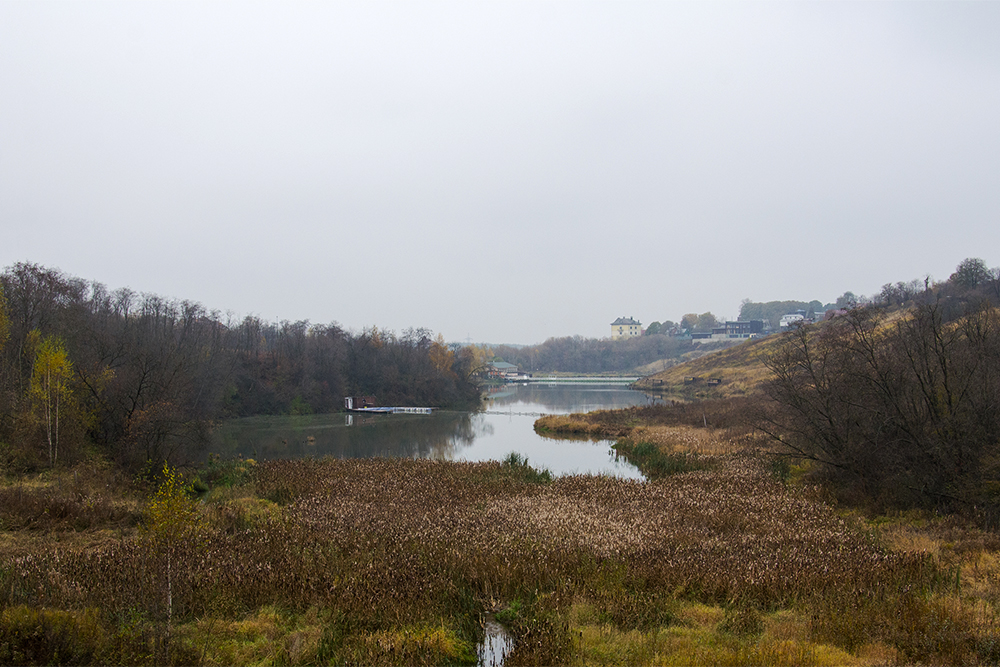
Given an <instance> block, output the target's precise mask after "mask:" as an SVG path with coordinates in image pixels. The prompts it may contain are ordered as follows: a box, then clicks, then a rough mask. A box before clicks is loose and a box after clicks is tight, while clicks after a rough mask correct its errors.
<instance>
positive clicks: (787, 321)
mask: <svg viewBox="0 0 1000 667" xmlns="http://www.w3.org/2000/svg"><path fill="white" fill-rule="evenodd" d="M806 323H807V321H806V311H804V310H796V311H795V312H794V313H788V314H787V315H782V316H781V321H780V322H779V323H778V328H779V329H781V330H782V331H788V330H789V329H794V328H795V327H798V326H801V325H803V324H806Z"/></svg>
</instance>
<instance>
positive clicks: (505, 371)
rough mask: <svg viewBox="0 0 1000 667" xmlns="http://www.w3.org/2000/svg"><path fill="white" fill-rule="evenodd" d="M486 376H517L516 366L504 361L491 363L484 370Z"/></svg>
mask: <svg viewBox="0 0 1000 667" xmlns="http://www.w3.org/2000/svg"><path fill="white" fill-rule="evenodd" d="M486 374H487V375H488V376H489V377H491V378H503V377H507V376H509V375H516V374H517V366H515V365H514V364H508V363H507V362H506V361H493V362H490V365H489V366H488V367H487V368H486Z"/></svg>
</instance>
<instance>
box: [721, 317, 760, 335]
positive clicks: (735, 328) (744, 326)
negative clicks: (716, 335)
mask: <svg viewBox="0 0 1000 667" xmlns="http://www.w3.org/2000/svg"><path fill="white" fill-rule="evenodd" d="M764 332H765V325H764V320H749V321H743V320H737V321H736V322H726V338H754V337H756V336H762V335H764Z"/></svg>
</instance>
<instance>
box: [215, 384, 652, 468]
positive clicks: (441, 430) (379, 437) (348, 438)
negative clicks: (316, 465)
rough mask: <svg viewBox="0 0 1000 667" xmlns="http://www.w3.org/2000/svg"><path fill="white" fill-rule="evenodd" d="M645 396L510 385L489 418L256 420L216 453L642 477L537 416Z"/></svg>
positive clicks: (221, 432) (237, 428)
mask: <svg viewBox="0 0 1000 667" xmlns="http://www.w3.org/2000/svg"><path fill="white" fill-rule="evenodd" d="M649 400H650V399H648V398H647V397H646V396H645V395H644V394H642V393H640V392H635V391H631V390H628V389H626V388H624V387H623V386H620V385H619V386H614V385H610V386H609V385H600V386H595V385H541V384H537V385H536V384H531V385H526V386H508V387H505V388H503V391H502V392H497V393H496V394H494V395H493V396H492V397H491V398H490V399H489V400H488V401H486V402H485V405H486V410H485V411H484V412H475V413H469V412H449V411H436V412H435V413H434V414H433V415H404V414H399V415H361V414H332V415H305V416H295V417H251V418H247V419H237V420H233V421H229V422H226V423H224V424H222V425H221V426H220V427H219V428H217V429H216V430H215V432H214V433H213V444H212V448H211V452H213V453H216V454H219V455H221V456H223V457H226V458H230V457H236V456H243V457H244V458H257V459H273V458H303V457H323V456H331V457H336V458H371V457H397V458H398V457H405V458H430V459H439V460H450V461H459V460H465V461H489V460H500V459H502V458H504V457H505V456H506V455H507V454H509V453H510V452H517V453H519V454H520V455H521V456H524V457H526V458H527V459H528V461H529V463H530V464H531V465H533V466H536V467H546V468H548V469H549V470H551V471H552V472H553V473H555V474H557V475H563V474H572V473H590V474H607V475H615V476H620V477H630V478H639V477H641V474H640V473H639V472H638V470H636V469H635V467H634V466H632V465H631V464H629V463H627V462H625V461H624V460H619V459H617V457H616V456H615V455H614V452H613V451H612V450H610V443H609V442H591V441H575V440H555V439H550V438H543V437H541V436H539V435H538V434H536V433H535V432H534V429H533V426H534V421H535V418H536V417H535V415H537V414H543V413H545V414H549V413H569V412H586V411H590V410H598V409H608V408H619V407H627V406H629V405H640V404H645V403H646V402H648V401H649Z"/></svg>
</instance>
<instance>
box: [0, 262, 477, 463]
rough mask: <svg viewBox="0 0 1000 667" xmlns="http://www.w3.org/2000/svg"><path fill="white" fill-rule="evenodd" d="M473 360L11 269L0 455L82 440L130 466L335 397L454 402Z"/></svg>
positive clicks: (466, 388) (59, 456) (4, 286)
mask: <svg viewBox="0 0 1000 667" xmlns="http://www.w3.org/2000/svg"><path fill="white" fill-rule="evenodd" d="M474 363H475V359H474V355H472V354H471V353H470V352H468V351H466V350H464V349H458V350H451V349H448V348H447V347H446V346H445V345H444V344H443V341H442V340H441V339H440V337H439V338H438V339H437V340H434V339H432V338H431V334H430V332H428V331H426V330H423V329H414V330H407V331H405V332H403V333H402V334H396V333H394V332H388V331H380V330H378V329H376V328H371V329H367V330H365V331H363V332H362V333H360V334H351V333H349V332H346V331H344V330H343V329H341V328H340V327H338V326H337V325H336V324H329V325H313V324H310V323H309V322H307V321H299V322H280V323H269V322H264V321H262V320H260V319H259V318H256V317H252V316H250V317H246V318H244V319H243V320H242V321H239V322H230V321H226V320H223V318H222V317H220V315H219V313H217V312H210V311H207V310H206V309H205V308H204V307H203V306H202V305H200V304H197V303H193V302H190V301H176V300H170V299H164V298H163V297H160V296H157V295H154V294H138V293H135V292H133V291H131V290H129V289H119V290H115V291H109V290H108V289H107V288H106V287H105V286H103V285H101V284H99V283H94V282H88V281H85V280H82V279H80V278H76V277H71V276H67V275H64V274H63V273H61V272H60V271H57V270H53V269H49V268H45V267H41V266H38V265H35V264H29V263H19V264H16V265H14V266H12V267H9V268H7V269H6V270H5V271H4V272H3V273H2V274H0V449H2V451H0V455H2V456H4V457H6V458H7V459H8V461H11V460H17V461H19V462H20V464H21V465H25V466H33V465H40V464H42V463H47V464H49V465H54V464H57V463H58V462H59V461H61V460H64V459H65V458H73V457H75V456H78V455H80V454H81V453H82V452H84V451H86V450H87V448H91V447H96V448H99V449H100V450H102V451H104V452H105V453H106V454H107V455H109V456H110V457H112V458H113V459H114V460H116V461H117V462H119V463H121V464H123V465H126V466H130V467H137V466H141V465H143V464H144V463H145V462H147V461H156V460H161V459H163V458H172V459H177V458H182V457H185V456H189V455H191V454H192V452H193V451H194V448H197V447H198V446H200V445H201V444H202V443H204V442H205V438H206V434H207V429H208V427H209V426H210V424H211V423H212V422H213V421H214V420H219V419H224V418H229V417H241V416H249V415H257V414H295V413H306V412H330V411H335V410H338V409H340V408H341V407H342V405H343V396H345V395H359V394H364V395H374V396H376V397H377V399H378V400H379V401H380V402H381V403H382V404H400V405H430V406H439V407H443V406H458V405H467V404H470V403H472V402H474V401H476V399H477V398H478V390H477V388H476V387H475V385H474V384H473V383H472V382H471V376H472V374H473V371H474V368H473V365H474Z"/></svg>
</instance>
